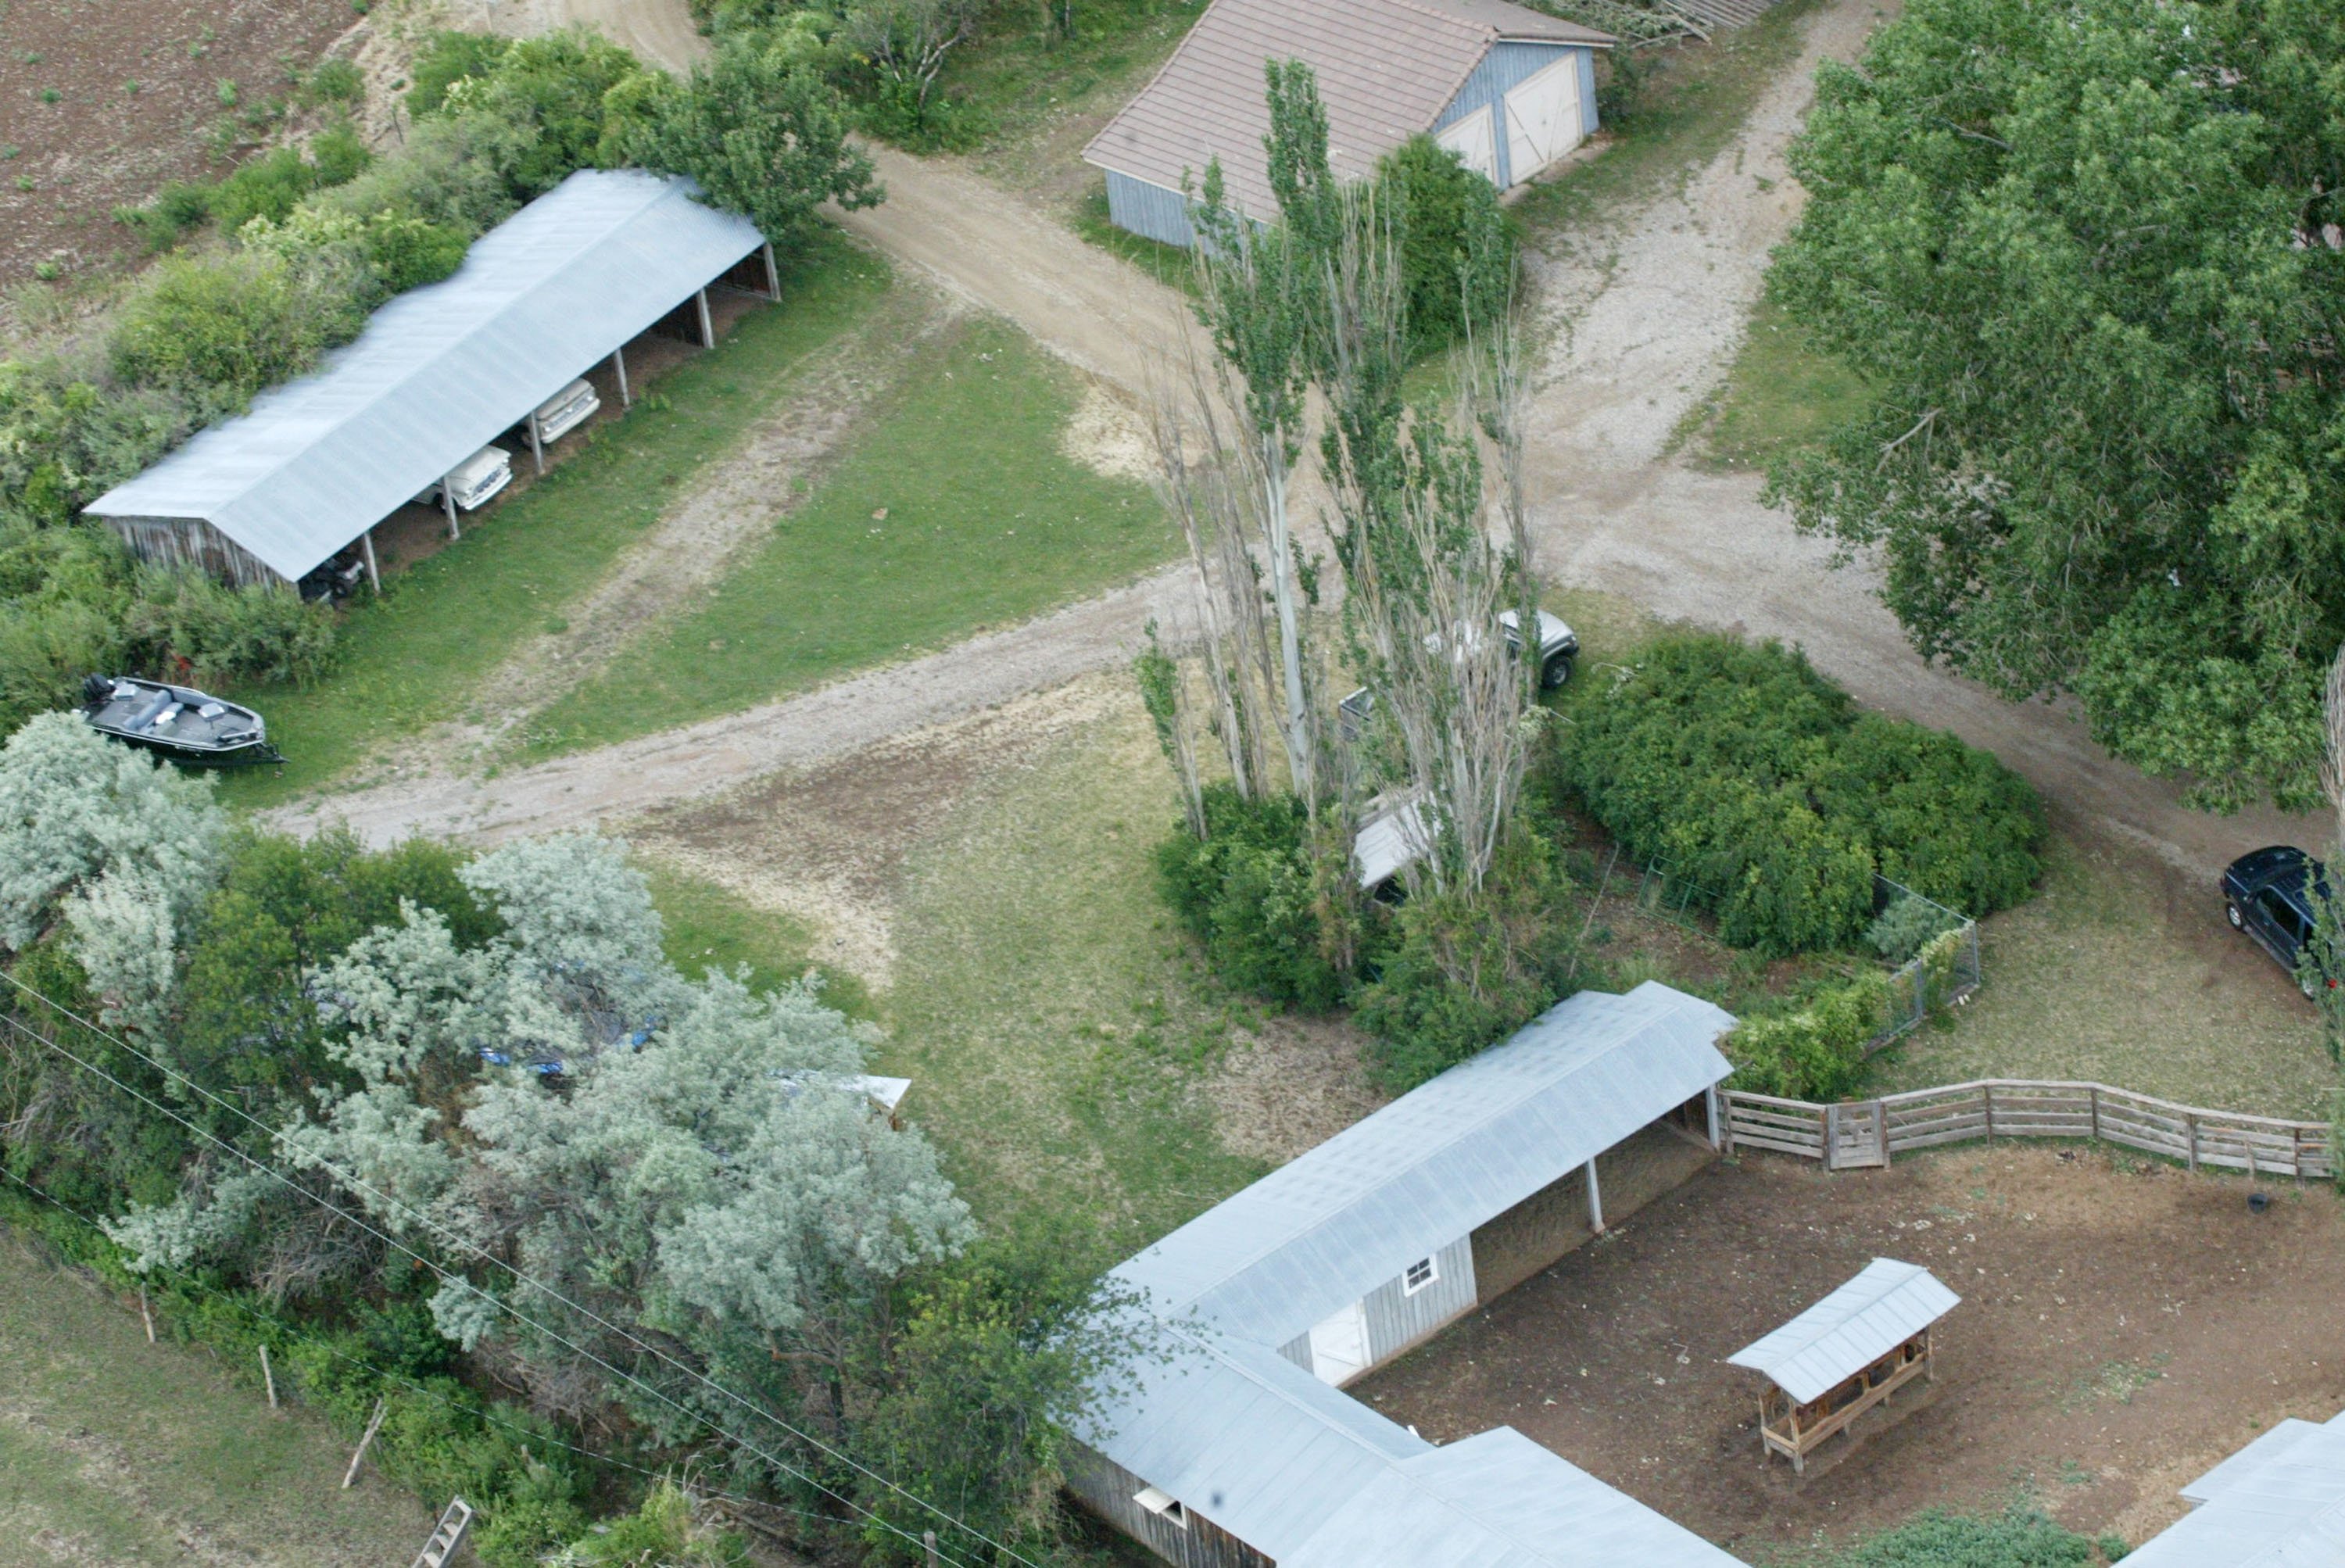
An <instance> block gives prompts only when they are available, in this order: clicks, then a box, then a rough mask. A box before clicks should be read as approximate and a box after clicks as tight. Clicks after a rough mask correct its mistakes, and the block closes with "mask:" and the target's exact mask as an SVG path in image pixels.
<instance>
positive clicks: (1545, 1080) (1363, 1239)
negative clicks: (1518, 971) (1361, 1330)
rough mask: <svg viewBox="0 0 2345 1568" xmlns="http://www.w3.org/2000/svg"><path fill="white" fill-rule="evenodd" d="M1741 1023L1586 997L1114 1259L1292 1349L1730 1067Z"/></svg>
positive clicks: (1171, 1305) (1233, 1324)
mask: <svg viewBox="0 0 2345 1568" xmlns="http://www.w3.org/2000/svg"><path fill="white" fill-rule="evenodd" d="M1733 1023H1734V1020H1733V1017H1732V1016H1731V1014H1729V1013H1726V1012H1724V1011H1723V1010H1722V1009H1720V1008H1718V1007H1715V1006H1712V1005H1711V1003H1707V1002H1704V1001H1702V1000H1700V998H1699V997H1693V996H1688V995H1686V994H1685V993H1682V992H1678V991H1673V990H1671V989H1670V988H1669V987H1668V986H1665V985H1661V984H1660V983H1656V982H1650V981H1649V982H1647V983H1645V984H1643V985H1640V986H1639V987H1638V988H1637V989H1636V990H1634V991H1632V992H1630V993H1629V994H1628V995H1626V996H1609V995H1605V994H1603V993H1598V992H1582V993H1579V995H1578V996H1575V997H1572V998H1570V999H1569V1000H1568V1001H1566V1002H1563V1003H1559V1004H1558V1005H1557V1006H1555V1007H1552V1008H1550V1009H1548V1012H1547V1013H1544V1014H1542V1015H1541V1016H1540V1017H1539V1018H1538V1019H1537V1020H1536V1021H1534V1022H1533V1023H1530V1024H1528V1026H1526V1027H1525V1028H1524V1029H1522V1030H1521V1031H1520V1032H1519V1033H1517V1034H1516V1035H1515V1036H1514V1037H1513V1038H1511V1039H1509V1040H1508V1041H1507V1042H1506V1043H1505V1044H1500V1045H1496V1046H1493V1047H1491V1048H1490V1049H1489V1050H1487V1051H1485V1052H1483V1053H1482V1054H1480V1055H1478V1056H1476V1057H1474V1058H1473V1059H1472V1060H1470V1061H1467V1062H1465V1063H1461V1064H1459V1065H1457V1066H1455V1067H1452V1068H1451V1069H1449V1071H1447V1073H1444V1074H1441V1076H1439V1077H1437V1078H1436V1079H1434V1080H1433V1081H1432V1082H1431V1083H1429V1084H1425V1085H1423V1086H1422V1087H1419V1088H1417V1089H1416V1090H1413V1091H1411V1092H1410V1093H1409V1094H1407V1095H1403V1096H1402V1097H1401V1098H1400V1099H1398V1100H1396V1101H1395V1102H1393V1103H1392V1104H1391V1105H1386V1107H1385V1108H1384V1109H1382V1110H1380V1111H1378V1112H1376V1114H1375V1115H1371V1116H1368V1117H1367V1118H1365V1120H1363V1121H1360V1122H1358V1123H1355V1125H1352V1126H1350V1127H1347V1128H1345V1130H1344V1131H1343V1132H1341V1133H1338V1134H1337V1135H1335V1136H1334V1137H1332V1138H1330V1139H1328V1140H1327V1141H1326V1142H1325V1143H1324V1144H1321V1145H1319V1146H1318V1147H1317V1148H1315V1149H1313V1150H1311V1151H1310V1152H1309V1153H1307V1154H1304V1155H1302V1156H1299V1157H1297V1158H1296V1159H1294V1161H1293V1162H1291V1163H1290V1164H1288V1165H1286V1166H1284V1167H1282V1168H1281V1169H1279V1170H1277V1171H1274V1172H1273V1173H1272V1174H1271V1175H1269V1176H1264V1178H1263V1179H1262V1180H1260V1181H1258V1182H1256V1183H1254V1186H1250V1187H1248V1188H1246V1189H1245V1190H1244V1192H1241V1193H1239V1194H1238V1195H1237V1196H1234V1197H1232V1198H1230V1199H1229V1200H1227V1201H1226V1202H1224V1203H1222V1204H1220V1205H1218V1206H1217V1207H1213V1208H1212V1209H1209V1210H1207V1211H1206V1212H1205V1213H1203V1214H1202V1215H1199V1216H1198V1217H1196V1218H1195V1219H1193V1220H1191V1221H1190V1222H1189V1223H1188V1224H1187V1225H1184V1226H1183V1227H1181V1228H1180V1229H1178V1230H1176V1231H1174V1232H1173V1234H1172V1235H1170V1236H1168V1237H1164V1239H1163V1240H1162V1241H1159V1242H1158V1243H1156V1244H1155V1245H1154V1246H1153V1247H1149V1248H1148V1249H1147V1250H1146V1251H1144V1252H1142V1253H1141V1254H1140V1255H1139V1256H1137V1257H1133V1258H1132V1259H1130V1260H1129V1261H1127V1262H1126V1263H1124V1264H1123V1265H1122V1267H1121V1268H1118V1269H1117V1270H1116V1277H1117V1278H1120V1279H1121V1280H1122V1281H1123V1282H1124V1283H1126V1284H1129V1285H1132V1286H1134V1287H1136V1288H1140V1289H1142V1290H1144V1291H1146V1292H1147V1293H1148V1294H1149V1296H1150V1298H1152V1300H1153V1301H1155V1302H1156V1303H1157V1305H1158V1309H1159V1310H1160V1311H1162V1312H1164V1313H1166V1314H1168V1315H1175V1316H1177V1315H1180V1314H1184V1313H1189V1312H1194V1313H1196V1314H1197V1315H1198V1316H1200V1317H1202V1318H1203V1319H1206V1320H1207V1321H1210V1322H1212V1323H1214V1324H1216V1325H1218V1326H1219V1327H1221V1328H1223V1329H1227V1330H1228V1331H1230V1332H1231V1333H1233V1334H1236V1335H1239V1336H1241V1337H1243V1338H1244V1339H1252V1340H1254V1341H1256V1342H1258V1343H1262V1344H1265V1345H1280V1344H1284V1343H1285V1342H1286V1341H1288V1340H1289V1339H1294V1336H1296V1335H1297V1334H1300V1333H1303V1332H1304V1331H1305V1330H1307V1329H1309V1328H1310V1327H1311V1325H1313V1324H1314V1323H1316V1322H1318V1321H1320V1320H1321V1319H1324V1318H1325V1317H1326V1316H1327V1314H1328V1313H1330V1312H1333V1311H1334V1310H1335V1309H1336V1308H1339V1307H1342V1306H1344V1305H1345V1303H1347V1302H1351V1301H1356V1300H1358V1299H1359V1298H1361V1297H1362V1296H1363V1295H1364V1294H1365V1293H1366V1292H1367V1291H1369V1290H1371V1289H1373V1288H1376V1286H1378V1285H1381V1284H1383V1283H1385V1282H1386V1281H1387V1280H1389V1279H1392V1278H1395V1277H1396V1276H1397V1275H1398V1274H1399V1273H1400V1271H1401V1270H1402V1269H1403V1268H1406V1267H1407V1266H1408V1265H1409V1264H1410V1262H1412V1261H1413V1260H1415V1259H1416V1258H1419V1257H1424V1256H1425V1255H1426V1252H1428V1251H1429V1250H1432V1249H1433V1248H1435V1247H1441V1246H1445V1245H1447V1243H1449V1242H1452V1241H1455V1240H1457V1238H1458V1237H1461V1236H1464V1235H1466V1234H1467V1232H1469V1231H1471V1230H1473V1229H1474V1228H1475V1227H1477V1226H1479V1225H1481V1224H1482V1223H1484V1222H1485V1221H1487V1220H1489V1219H1491V1218H1493V1217H1497V1215H1500V1214H1502V1213H1504V1212H1505V1211H1506V1210H1508V1209H1509V1208H1511V1207H1514V1206H1515V1205H1516V1204H1518V1203H1520V1202H1521V1201H1522V1200H1523V1199H1524V1198H1527V1197H1528V1196H1530V1195H1531V1194H1533V1193H1535V1192H1537V1191H1538V1190H1539V1189H1540V1188H1541V1187H1543V1186H1548V1184H1549V1183H1551V1182H1553V1181H1555V1180H1556V1179H1557V1178H1558V1177H1559V1176H1563V1175H1564V1174H1565V1173H1566V1172H1568V1171H1570V1170H1572V1169H1574V1168H1576V1167H1577V1166H1581V1165H1585V1164H1586V1163H1587V1162H1588V1161H1589V1160H1590V1159H1592V1158H1593V1157H1595V1156H1596V1155H1598V1154H1599V1153H1600V1152H1602V1151H1603V1150H1605V1149H1609V1148H1610V1147H1611V1146H1612V1145H1615V1144H1617V1143H1619V1142H1620V1140H1622V1139H1623V1138H1626V1137H1628V1136H1629V1135H1630V1134H1632V1133H1634V1132H1635V1131H1636V1130H1637V1129H1638V1128H1639V1127H1641V1126H1643V1125H1646V1124H1647V1123H1648V1122H1650V1121H1652V1120H1653V1119H1654V1118H1655V1117H1656V1116H1659V1115H1661V1114H1662V1113H1663V1112H1665V1111H1667V1110H1669V1109H1670V1107H1671V1106H1673V1105H1681V1104H1683V1103H1684V1102H1685V1101H1687V1100H1690V1099H1691V1098H1693V1097H1694V1096H1695V1095H1700V1093H1701V1092H1702V1091H1703V1090H1705V1089H1707V1088H1709V1087H1710V1086H1711V1084H1716V1083H1718V1082H1719V1081H1720V1080H1721V1079H1723V1078H1724V1077H1725V1076H1726V1075H1727V1074H1728V1073H1729V1072H1730V1071H1731V1068H1730V1066H1729V1064H1728V1063H1727V1061H1726V1059H1725V1058H1724V1057H1723V1056H1721V1055H1720V1054H1719V1053H1718V1049H1717V1045H1716V1044H1715V1042H1716V1041H1717V1039H1718V1037H1719V1036H1720V1035H1721V1034H1722V1033H1725V1032H1726V1031H1727V1030H1728V1029H1730V1028H1731V1027H1732V1026H1733Z"/></svg>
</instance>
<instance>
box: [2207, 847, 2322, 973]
mask: <svg viewBox="0 0 2345 1568" xmlns="http://www.w3.org/2000/svg"><path fill="white" fill-rule="evenodd" d="M2316 881H2317V882H2318V883H2319V884H2320V890H2321V891H2323V892H2327V891H2329V873H2328V871H2326V870H2325V869H2324V868H2323V867H2322V866H2321V864H2320V861H2319V860H2314V859H2313V858H2312V857H2311V856H2310V855H2308V854H2306V853H2305V852H2304V851H2303V850H2299V849H2297V848H2295V847H2294V846H2293V845H2289V844H2273V845H2270V846H2269V847H2268V848H2265V849H2261V850H2252V851H2250V852H2249V853H2247V854H2244V855H2241V856H2240V857H2239V858H2238V860H2233V861H2232V862H2231V863H2230V865H2229V866H2228V868H2227V869H2226V870H2225V871H2224V872H2223V912H2224V914H2225V915H2227V916H2228V917H2229V919H2230V921H2231V929H2232V930H2233V931H2243V932H2247V933H2248V934H2249V936H2251V937H2254V938H2255V939H2256V941H2257V942H2259V943H2261V944H2262V946H2263V950H2264V951H2265V952H2269V953H2270V954H2271V955H2272V957H2273V958H2275V959H2277V960H2279V965H2280V967H2281V968H2283V969H2285V970H2287V971H2288V972H2289V973H2290V974H2294V973H2296V972H2297V969H2296V964H2297V959H2298V958H2299V956H2300V955H2301V954H2302V953H2303V952H2304V944H2305V943H2306V942H2309V941H2311V940H2312V927H2313V913H2312V900H2311V897H2310V890H2311V888H2312V886H2313V884H2314V883H2315V882H2316ZM2306 989H2307V992H2308V993H2309V990H2310V988H2309V987H2307V988H2306Z"/></svg>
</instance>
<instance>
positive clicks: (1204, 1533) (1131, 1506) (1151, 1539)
mask: <svg viewBox="0 0 2345 1568" xmlns="http://www.w3.org/2000/svg"><path fill="white" fill-rule="evenodd" d="M1065 1470H1066V1473H1067V1490H1068V1491H1069V1492H1072V1493H1073V1494H1074V1496H1075V1498H1076V1500H1077V1501H1078V1502H1081V1504H1082V1505H1083V1506H1084V1507H1085V1508H1087V1509H1089V1510H1091V1512H1093V1513H1096V1514H1098V1515H1099V1516H1100V1517H1101V1519H1104V1520H1106V1521H1107V1522H1109V1523H1110V1524H1112V1525H1113V1526H1115V1527H1116V1528H1117V1529H1118V1530H1121V1531H1122V1532H1124V1533H1125V1534H1126V1535H1129V1536H1131V1537H1132V1539H1133V1540H1134V1541H1137V1542H1139V1543H1141V1544H1142V1546H1145V1547H1147V1548H1148V1549H1149V1550H1150V1551H1151V1552H1153V1553H1156V1555H1158V1556H1159V1557H1162V1558H1163V1559H1164V1560H1165V1561H1166V1562H1167V1563H1179V1564H1180V1565H1181V1568H1277V1564H1276V1563H1273V1562H1272V1561H1271V1560H1270V1559H1269V1558H1267V1557H1265V1556H1264V1555H1263V1554H1262V1553H1259V1552H1257V1551H1255V1550H1254V1548H1253V1547H1251V1546H1249V1545H1247V1544H1246V1543H1244V1542H1243V1541H1241V1540H1239V1539H1238V1538H1237V1537H1236V1536H1234V1535H1233V1534H1231V1533H1230V1532H1228V1531H1226V1530H1223V1528H1222V1527H1221V1526H1219V1525H1217V1524H1215V1523H1214V1522H1213V1521H1212V1520H1210V1519H1208V1518H1206V1517H1205V1516H1204V1515H1203V1514H1201V1513H1199V1512H1197V1511H1196V1510H1195V1508H1193V1507H1191V1506H1189V1500H1188V1499H1187V1498H1183V1499H1181V1500H1180V1501H1181V1502H1182V1504H1183V1507H1184V1509H1186V1510H1187V1512H1188V1518H1189V1522H1188V1525H1187V1527H1186V1528H1183V1526H1181V1525H1178V1524H1174V1523H1173V1522H1171V1521H1169V1520H1167V1519H1164V1518H1162V1517H1161V1516H1160V1515H1157V1514H1153V1513H1151V1512H1148V1510H1146V1509H1144V1508H1142V1507H1141V1506H1140V1504H1138V1503H1136V1502H1133V1501H1132V1499H1133V1498H1134V1497H1136V1496H1138V1495H1139V1493H1140V1492H1141V1491H1142V1489H1143V1488H1145V1487H1146V1486H1147V1485H1148V1482H1147V1481H1143V1480H1142V1479H1141V1478H1140V1477H1139V1476H1136V1475H1134V1474H1132V1472H1131V1471H1128V1470H1126V1469H1124V1468H1123V1467H1122V1465H1120V1464H1118V1463H1116V1462H1115V1461H1113V1460H1112V1459H1110V1458H1108V1457H1107V1456H1106V1455H1105V1454H1103V1453H1101V1452H1099V1451H1096V1450H1093V1449H1089V1448H1085V1447H1084V1446H1083V1445H1082V1444H1081V1443H1079V1442H1076V1441H1073V1440H1072V1439H1070V1440H1068V1442H1067V1452H1066V1464H1065Z"/></svg>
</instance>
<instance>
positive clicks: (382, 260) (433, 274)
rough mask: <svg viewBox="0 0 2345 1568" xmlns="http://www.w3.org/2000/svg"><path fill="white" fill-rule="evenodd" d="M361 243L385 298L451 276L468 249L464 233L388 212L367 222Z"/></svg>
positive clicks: (462, 262) (443, 224)
mask: <svg viewBox="0 0 2345 1568" xmlns="http://www.w3.org/2000/svg"><path fill="white" fill-rule="evenodd" d="M361 243H362V244H363V246H364V247H365V251H366V261H367V266H368V269H369V270H371V271H372V273H373V274H374V276H375V279H376V280H377V281H378V283H379V284H380V285H381V291H382V293H383V294H385V295H393V294H403V293H405V292H406V291H407V290H410V289H420V288H421V287H422V286H423V285H424V284H426V283H437V282H438V281H440V280H441V279H442V278H446V277H450V276H452V275H453V274H454V272H455V270H456V269H457V268H459V267H461V266H462V265H463V264H464V255H465V252H466V251H468V250H470V249H472V240H471V239H468V238H467V237H466V236H465V233H464V231H463V230H462V229H458V228H456V227H454V226H452V225H451V224H446V223H433V222H431V220H430V219H422V218H401V217H397V216H394V215H393V214H391V213H389V212H378V213H376V214H375V215H374V216H373V217H372V218H371V219H368V220H367V226H366V229H365V232H364V234H363V236H362V237H361Z"/></svg>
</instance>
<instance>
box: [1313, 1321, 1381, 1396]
mask: <svg viewBox="0 0 2345 1568" xmlns="http://www.w3.org/2000/svg"><path fill="white" fill-rule="evenodd" d="M1367 1369H1368V1315H1367V1313H1366V1312H1365V1311H1364V1310H1363V1309H1362V1308H1361V1304H1360V1303H1359V1302H1357V1301H1355V1302H1353V1303H1352V1304H1351V1305H1350V1306H1349V1307H1345V1308H1340V1309H1339V1310H1337V1311H1335V1313H1333V1314H1331V1315H1330V1316H1329V1317H1328V1319H1326V1321H1325V1322H1323V1323H1317V1324H1314V1325H1313V1326H1312V1329H1311V1370H1312V1373H1313V1375H1314V1376H1315V1377H1317V1378H1318V1380H1320V1381H1321V1382H1323V1383H1343V1382H1346V1381H1348V1380H1351V1379H1353V1378H1356V1377H1358V1376H1359V1375H1360V1374H1361V1373H1362V1372H1365V1371H1366V1370H1367Z"/></svg>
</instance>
